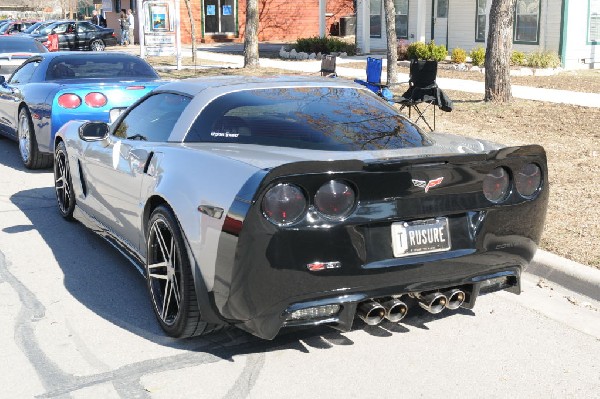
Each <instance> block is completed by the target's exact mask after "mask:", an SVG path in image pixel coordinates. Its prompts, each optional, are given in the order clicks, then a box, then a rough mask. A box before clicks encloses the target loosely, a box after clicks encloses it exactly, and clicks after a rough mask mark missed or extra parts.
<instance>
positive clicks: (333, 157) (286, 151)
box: [185, 133, 504, 169]
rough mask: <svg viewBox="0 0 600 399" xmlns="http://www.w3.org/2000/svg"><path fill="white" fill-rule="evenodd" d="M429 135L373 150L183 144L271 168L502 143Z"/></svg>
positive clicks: (476, 149) (475, 149) (476, 150)
mask: <svg viewBox="0 0 600 399" xmlns="http://www.w3.org/2000/svg"><path fill="white" fill-rule="evenodd" d="M428 136H429V137H430V138H431V139H432V141H433V145H431V146H425V147H416V148H401V149H390V150H376V151H373V150H365V151H320V150H310V149H299V148H289V147H270V146H263V145H254V144H230V143H227V144H221V143H186V144H185V146H186V147H188V148H191V149H195V150H201V151H207V152H210V153H213V154H215V155H219V156H222V157H227V158H231V159H235V160H238V161H240V162H244V163H247V164H250V165H253V166H255V167H257V168H260V169H271V168H274V167H277V166H280V165H283V164H286V163H291V162H300V161H340V160H350V159H352V160H360V161H372V160H383V159H394V158H398V159H401V158H419V157H428V156H438V155H453V154H469V153H471V154H482V153H486V152H489V151H491V150H495V149H498V148H502V147H504V146H503V145H500V144H496V143H491V142H488V141H483V140H476V139H472V138H468V137H463V136H458V135H453V134H445V133H444V134H441V133H431V134H429V135H428Z"/></svg>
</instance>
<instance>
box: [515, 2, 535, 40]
mask: <svg viewBox="0 0 600 399" xmlns="http://www.w3.org/2000/svg"><path fill="white" fill-rule="evenodd" d="M539 14H540V0H517V7H516V9H515V37H514V41H515V42H525V43H537V42H538V24H539V21H540V18H539Z"/></svg>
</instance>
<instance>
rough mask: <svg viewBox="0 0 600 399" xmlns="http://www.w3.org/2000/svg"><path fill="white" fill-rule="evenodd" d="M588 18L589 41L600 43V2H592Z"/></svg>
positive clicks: (599, 0) (595, 0)
mask: <svg viewBox="0 0 600 399" xmlns="http://www.w3.org/2000/svg"><path fill="white" fill-rule="evenodd" d="M589 10H590V11H589V18H588V41H589V42H591V43H600V0H590V6H589Z"/></svg>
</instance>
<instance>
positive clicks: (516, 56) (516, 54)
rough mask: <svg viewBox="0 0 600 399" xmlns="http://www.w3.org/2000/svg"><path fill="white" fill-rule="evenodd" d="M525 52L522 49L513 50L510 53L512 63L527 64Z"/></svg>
mask: <svg viewBox="0 0 600 399" xmlns="http://www.w3.org/2000/svg"><path fill="white" fill-rule="evenodd" d="M526 62H527V60H526V59H525V53H523V52H521V51H516V50H515V51H513V52H512V54H511V55H510V65H518V66H523V65H526Z"/></svg>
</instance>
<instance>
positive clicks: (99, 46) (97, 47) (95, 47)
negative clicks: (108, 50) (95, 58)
mask: <svg viewBox="0 0 600 399" xmlns="http://www.w3.org/2000/svg"><path fill="white" fill-rule="evenodd" d="M104 47H105V46H104V42H103V41H102V40H100V39H96V40H92V42H91V43H90V50H91V51H104Z"/></svg>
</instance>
